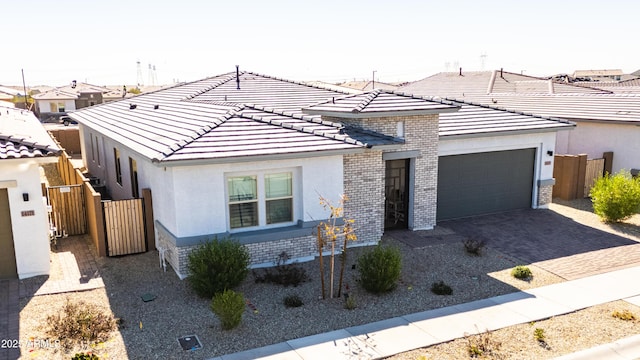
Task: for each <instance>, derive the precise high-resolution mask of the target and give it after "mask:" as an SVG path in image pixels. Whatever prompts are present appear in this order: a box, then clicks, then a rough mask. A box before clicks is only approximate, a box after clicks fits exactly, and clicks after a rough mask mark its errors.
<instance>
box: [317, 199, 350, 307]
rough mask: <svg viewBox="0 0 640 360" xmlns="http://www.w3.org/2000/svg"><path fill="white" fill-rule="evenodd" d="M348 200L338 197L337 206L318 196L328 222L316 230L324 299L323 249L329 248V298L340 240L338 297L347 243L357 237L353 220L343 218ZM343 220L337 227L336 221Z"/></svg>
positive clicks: (324, 222) (340, 290)
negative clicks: (326, 210) (340, 239)
mask: <svg viewBox="0 0 640 360" xmlns="http://www.w3.org/2000/svg"><path fill="white" fill-rule="evenodd" d="M348 200H349V199H348V198H347V196H346V195H344V194H343V195H341V196H340V202H339V204H338V205H333V204H332V202H331V201H329V200H328V199H326V198H324V197H322V196H320V205H322V206H323V207H324V208H325V209H327V208H328V209H329V220H328V221H321V222H320V223H319V224H318V227H317V230H316V236H317V245H318V253H319V255H320V284H321V286H322V298H323V299H324V298H325V295H324V293H325V291H324V290H325V289H324V262H323V261H322V258H323V249H324V247H325V246H330V247H331V257H330V258H329V297H330V298H332V297H333V283H334V280H333V276H334V268H335V252H336V245H337V246H340V244H337V243H338V239H339V238H342V253H341V256H340V259H341V265H340V276H339V281H338V297H340V294H341V292H342V280H343V278H344V267H345V263H346V262H347V243H348V242H349V241H356V240H358V237H357V236H356V233H355V231H354V228H353V223H354V220H353V219H345V218H344V206H345V203H346V202H347V201H348ZM339 219H342V220H343V225H339V223H338V220H339Z"/></svg>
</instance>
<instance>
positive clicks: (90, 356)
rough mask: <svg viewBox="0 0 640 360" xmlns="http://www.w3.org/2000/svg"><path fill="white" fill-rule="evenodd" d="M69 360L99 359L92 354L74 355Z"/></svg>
mask: <svg viewBox="0 0 640 360" xmlns="http://www.w3.org/2000/svg"><path fill="white" fill-rule="evenodd" d="M71 360H100V358H99V357H98V356H97V355H95V354H92V353H86V354H85V353H83V352H81V353H77V354H75V355H73V357H72V358H71Z"/></svg>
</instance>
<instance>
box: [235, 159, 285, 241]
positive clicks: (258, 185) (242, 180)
mask: <svg viewBox="0 0 640 360" xmlns="http://www.w3.org/2000/svg"><path fill="white" fill-rule="evenodd" d="M227 192H228V202H229V226H230V228H231V229H240V228H246V227H255V226H266V225H275V224H284V223H291V222H293V220H294V206H293V173H291V172H282V173H271V174H258V175H250V176H233V177H229V178H227Z"/></svg>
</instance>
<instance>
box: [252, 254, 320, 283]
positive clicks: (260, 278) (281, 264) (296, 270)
mask: <svg viewBox="0 0 640 360" xmlns="http://www.w3.org/2000/svg"><path fill="white" fill-rule="evenodd" d="M287 260H289V255H287V253H286V251H283V252H281V253H280V255H278V259H277V260H276V266H275V268H264V269H257V270H252V272H253V277H254V279H255V282H256V283H265V282H266V283H273V284H280V285H283V286H285V287H287V286H289V285H292V286H294V287H295V286H298V285H299V284H300V283H303V282H305V281H308V280H309V276H308V275H307V272H306V271H305V269H304V268H302V267H301V266H300V265H299V264H297V263H293V264H287Z"/></svg>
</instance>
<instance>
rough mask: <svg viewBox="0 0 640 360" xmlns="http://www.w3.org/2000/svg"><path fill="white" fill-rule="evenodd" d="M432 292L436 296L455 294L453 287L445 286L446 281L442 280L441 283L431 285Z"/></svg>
mask: <svg viewBox="0 0 640 360" xmlns="http://www.w3.org/2000/svg"><path fill="white" fill-rule="evenodd" d="M431 292H432V293H434V294H436V295H451V294H453V289H452V288H451V286H449V285H447V284H445V283H444V281H442V280H440V282H434V283H433V284H431Z"/></svg>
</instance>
